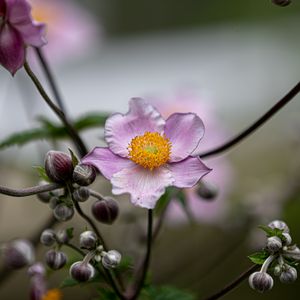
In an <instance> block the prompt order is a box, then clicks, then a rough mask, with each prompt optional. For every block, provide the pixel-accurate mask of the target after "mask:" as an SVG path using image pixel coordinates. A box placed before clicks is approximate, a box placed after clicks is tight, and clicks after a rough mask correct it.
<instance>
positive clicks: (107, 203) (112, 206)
mask: <svg viewBox="0 0 300 300" xmlns="http://www.w3.org/2000/svg"><path fill="white" fill-rule="evenodd" d="M92 213H93V215H94V217H95V219H96V220H97V221H99V222H102V223H105V224H112V223H113V222H114V221H115V220H116V218H117V217H118V214H119V205H118V202H117V201H116V200H114V199H112V198H105V199H104V200H99V201H96V202H95V203H94V204H93V206H92Z"/></svg>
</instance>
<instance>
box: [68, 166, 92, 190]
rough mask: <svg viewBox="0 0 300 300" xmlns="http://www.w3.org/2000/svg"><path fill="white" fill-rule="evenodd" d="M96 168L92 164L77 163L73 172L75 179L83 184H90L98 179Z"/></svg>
mask: <svg viewBox="0 0 300 300" xmlns="http://www.w3.org/2000/svg"><path fill="white" fill-rule="evenodd" d="M96 175H97V174H96V170H95V168H94V167H93V166H90V165H81V164H79V165H77V166H76V167H75V169H74V172H73V181H74V182H75V183H77V184H78V185H81V186H88V185H90V184H92V183H93V182H94V181H95V179H96Z"/></svg>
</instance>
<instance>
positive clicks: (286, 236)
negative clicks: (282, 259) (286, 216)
mask: <svg viewBox="0 0 300 300" xmlns="http://www.w3.org/2000/svg"><path fill="white" fill-rule="evenodd" d="M282 235H283V236H284V237H285V242H284V244H285V245H287V246H288V245H290V244H291V243H292V237H291V235H290V234H289V233H287V232H283V233H282Z"/></svg>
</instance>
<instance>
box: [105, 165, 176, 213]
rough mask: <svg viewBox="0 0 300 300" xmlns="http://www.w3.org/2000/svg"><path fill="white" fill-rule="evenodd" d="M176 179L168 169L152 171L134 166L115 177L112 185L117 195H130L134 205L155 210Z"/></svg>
mask: <svg viewBox="0 0 300 300" xmlns="http://www.w3.org/2000/svg"><path fill="white" fill-rule="evenodd" d="M173 182H174V178H173V177H172V175H171V173H170V171H169V170H168V169H166V168H157V169H154V170H152V171H150V170H148V169H145V168H143V167H141V166H138V165H135V164H133V165H132V166H131V167H129V168H125V169H123V170H122V171H120V172H119V173H116V174H114V175H113V177H112V179H111V183H112V185H113V189H112V192H113V194H115V195H120V194H124V193H129V194H130V196H131V202H132V203H133V204H134V205H137V206H140V207H145V208H148V209H153V208H154V206H155V204H156V202H157V200H158V199H159V198H160V196H161V195H163V194H164V192H165V188H166V187H167V186H170V185H172V184H173Z"/></svg>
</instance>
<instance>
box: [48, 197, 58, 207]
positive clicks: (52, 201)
mask: <svg viewBox="0 0 300 300" xmlns="http://www.w3.org/2000/svg"><path fill="white" fill-rule="evenodd" d="M58 204H59V198H58V197H56V196H53V197H51V198H50V200H49V207H50V208H51V209H54V208H55V207H56V206H57V205H58Z"/></svg>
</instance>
